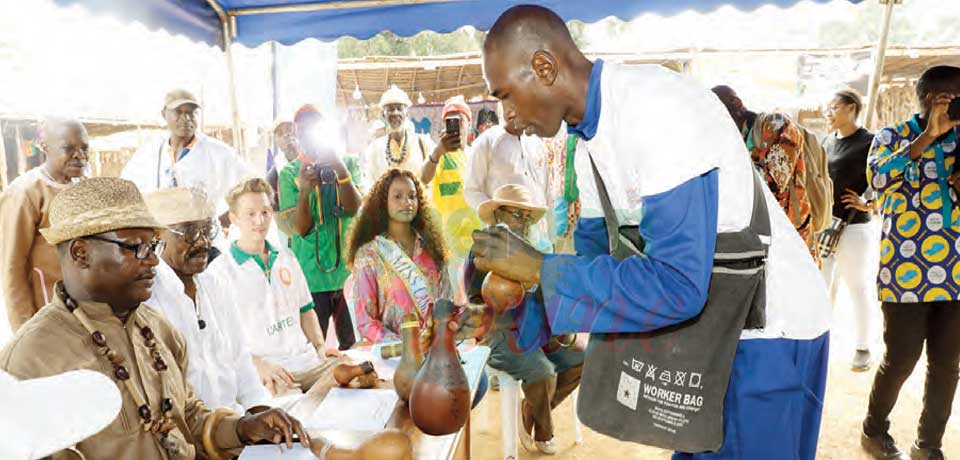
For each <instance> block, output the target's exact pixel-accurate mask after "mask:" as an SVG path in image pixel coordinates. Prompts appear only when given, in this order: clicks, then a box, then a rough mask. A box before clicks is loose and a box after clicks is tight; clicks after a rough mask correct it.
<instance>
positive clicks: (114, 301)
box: [0, 177, 310, 460]
mask: <svg viewBox="0 0 960 460" xmlns="http://www.w3.org/2000/svg"><path fill="white" fill-rule="evenodd" d="M161 227H162V226H161V225H160V224H159V223H158V222H157V220H156V219H155V218H154V217H153V216H151V214H150V211H149V210H148V209H147V206H146V204H145V203H144V200H143V198H142V197H141V195H140V193H139V192H138V191H137V188H136V186H135V185H134V184H133V183H131V182H129V181H125V180H123V179H117V178H108V177H98V178H92V179H87V180H84V181H82V182H80V183H78V184H76V185H73V186H70V187H68V188H66V189H64V190H63V191H62V192H60V193H59V194H57V196H56V197H54V199H53V201H52V202H51V204H50V225H49V226H48V227H46V228H43V229H41V230H40V232H41V234H42V235H43V236H44V238H46V239H47V241H48V242H49V243H50V244H52V245H54V246H56V248H57V254H58V255H59V260H60V266H61V268H62V269H63V281H61V282H59V283H57V284H56V286H55V287H54V295H53V298H52V299H51V302H50V303H49V304H47V305H46V306H44V307H43V308H41V309H40V311H39V312H37V314H36V315H34V316H33V318H32V319H30V320H29V321H27V323H26V324H24V325H23V327H21V328H20V330H19V331H18V332H17V335H16V336H15V337H14V338H13V339H12V340H11V341H10V342H9V343H8V344H7V345H6V346H5V347H4V348H3V350H2V351H0V370H3V371H5V372H7V373H9V374H10V375H11V376H13V377H14V378H17V379H20V380H26V379H35V378H41V377H47V376H51V375H56V374H61V373H64V372H67V371H72V370H80V369H86V370H91V371H95V372H99V373H102V374H105V375H107V376H108V377H109V378H110V379H111V380H113V381H114V382H115V384H116V387H117V388H118V390H119V391H120V395H121V400H122V406H121V407H120V409H119V412H120V414H119V415H118V416H117V417H116V418H115V419H114V420H113V421H112V422H111V423H110V425H109V426H107V427H106V428H104V429H103V430H102V431H100V432H99V433H97V434H95V435H93V436H91V437H90V438H88V439H86V440H84V441H82V442H80V443H78V444H76V445H75V446H73V447H71V448H70V449H69V450H71V451H74V453H73V455H70V454H67V453H65V452H58V453H56V454H54V458H73V457H74V456H76V454H77V453H79V454H80V455H79V456H80V457H81V458H88V459H104V458H109V459H115V460H187V459H194V458H203V459H208V458H229V457H234V456H236V455H238V454H239V453H240V448H241V447H243V446H244V445H248V444H253V443H256V442H259V441H264V440H265V441H268V442H278V441H284V442H285V443H286V444H287V447H288V448H292V447H293V445H292V441H293V435H294V434H296V435H298V436H299V437H300V440H301V441H302V443H303V445H304V447H309V446H310V438H309V437H308V436H307V435H306V434H305V433H304V431H303V429H302V427H301V425H300V423H299V422H298V421H297V420H296V419H294V418H293V417H290V416H289V415H287V414H286V413H285V412H284V411H282V410H280V409H268V410H265V411H263V412H258V413H257V414H251V415H245V416H242V415H240V414H238V413H235V412H234V411H231V410H229V409H226V408H223V409H217V410H216V411H214V410H212V409H210V407H211V406H207V405H206V404H204V402H203V401H202V400H201V399H199V398H197V397H196V396H195V395H194V392H193V389H192V388H191V385H190V384H188V378H187V372H188V371H187V369H193V368H195V366H194V363H193V362H189V361H190V358H192V357H193V355H192V354H191V353H188V351H187V350H188V349H190V348H191V347H190V346H188V345H187V343H186V341H185V340H184V338H183V335H181V334H180V333H179V332H178V331H177V330H176V329H175V328H174V327H173V326H172V325H171V324H170V323H169V322H168V321H167V320H166V319H164V318H163V315H161V314H160V313H158V312H157V311H155V310H154V309H152V308H141V306H142V305H144V302H146V301H147V299H149V298H150V296H151V295H152V291H153V289H154V281H155V280H154V278H155V277H156V275H157V264H158V263H159V257H157V252H160V250H161V249H163V246H164V243H163V241H158V240H157V232H158V229H160V228H161ZM188 362H189V364H188ZM46 428H50V427H49V426H47V427H46ZM64 454H66V455H64Z"/></svg>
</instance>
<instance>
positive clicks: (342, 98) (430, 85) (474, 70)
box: [337, 53, 689, 108]
mask: <svg viewBox="0 0 960 460" xmlns="http://www.w3.org/2000/svg"><path fill="white" fill-rule="evenodd" d="M591 57H603V58H604V59H607V60H616V61H620V62H626V63H630V64H647V63H656V64H663V63H666V64H667V65H670V66H671V67H672V68H676V69H681V68H682V67H683V66H684V64H685V63H686V62H687V60H688V59H689V58H688V57H682V56H678V57H660V56H654V55H651V56H645V55H636V54H615V53H602V54H591ZM480 59H481V58H480V55H479V54H478V53H466V54H453V55H445V56H428V57H385V56H371V57H366V58H356V59H341V60H340V62H339V63H338V64H337V103H338V104H340V105H342V106H348V105H364V106H367V107H371V108H372V107H374V106H376V105H377V103H378V102H379V101H380V95H382V94H383V92H384V91H386V90H387V88H389V87H390V85H397V86H399V87H400V89H402V90H404V91H406V92H407V94H409V95H410V99H412V100H413V101H414V103H417V99H418V97H419V96H420V95H421V94H422V95H423V99H424V103H425V104H437V103H442V102H443V101H445V100H446V99H447V98H450V97H452V96H456V95H458V94H462V95H463V96H464V97H466V98H467V99H472V98H474V97H481V98H484V97H487V96H488V94H487V86H486V83H485V82H484V81H483V71H482V70H481V68H480ZM358 87H359V89H360V95H361V98H360V100H359V101H358V100H356V99H354V96H353V95H354V91H355V90H356V89H357V88H358Z"/></svg>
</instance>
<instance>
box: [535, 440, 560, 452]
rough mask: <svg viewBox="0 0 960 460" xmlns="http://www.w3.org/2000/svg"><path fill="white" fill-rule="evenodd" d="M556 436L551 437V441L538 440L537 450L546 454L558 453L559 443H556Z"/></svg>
mask: <svg viewBox="0 0 960 460" xmlns="http://www.w3.org/2000/svg"><path fill="white" fill-rule="evenodd" d="M553 440H554V438H550V440H549V441H536V442H535V444H536V445H537V450H539V451H540V452H541V453H543V454H546V455H556V453H557V443H555V442H554V441H553Z"/></svg>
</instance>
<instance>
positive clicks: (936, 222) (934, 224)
mask: <svg viewBox="0 0 960 460" xmlns="http://www.w3.org/2000/svg"><path fill="white" fill-rule="evenodd" d="M927 229H928V230H930V231H933V232H939V231H940V230H943V214H941V213H939V212H934V213H930V214H927Z"/></svg>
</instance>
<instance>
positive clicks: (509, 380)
mask: <svg viewBox="0 0 960 460" xmlns="http://www.w3.org/2000/svg"><path fill="white" fill-rule="evenodd" d="M487 376H488V377H490V378H491V379H493V377H494V376H496V378H497V380H499V382H500V423H501V425H500V427H501V437H502V440H501V441H502V446H503V459H504V460H517V459H519V458H520V457H519V442H520V437H519V435H520V426H519V424H520V401H521V398H520V382H519V381H517V379H514V378H513V377H511V376H510V374H507V373H506V372H503V371H501V370H498V369H494V368H492V367H490V366H487ZM571 396H572V397H573V432H574V435H575V436H576V443H577V445H578V446H579V445H583V429H582V428H581V426H580V419H579V418H578V417H577V400H578V398H577V397H578V396H579V390H575V391H574V392H573V395H571ZM487 407H488V405H486V404H484V405H483V413H482V414H480V419H481V420H482V426H480V431H481V432H489V431H490V427H489V422H488V420H489V413H488V412H487V411H488V410H489V409H488V408H487Z"/></svg>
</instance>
